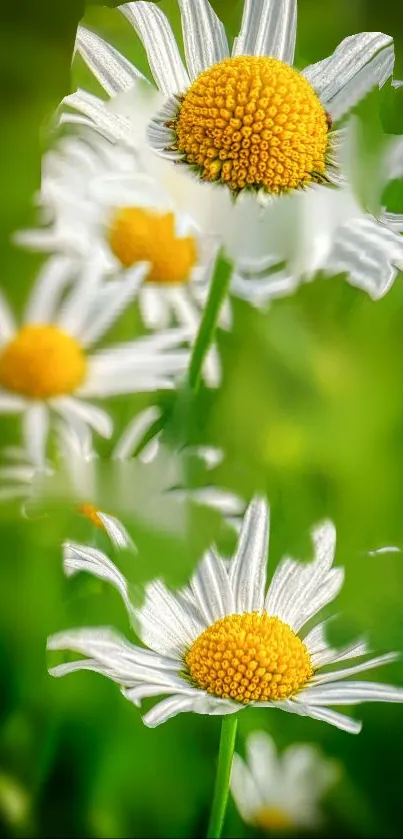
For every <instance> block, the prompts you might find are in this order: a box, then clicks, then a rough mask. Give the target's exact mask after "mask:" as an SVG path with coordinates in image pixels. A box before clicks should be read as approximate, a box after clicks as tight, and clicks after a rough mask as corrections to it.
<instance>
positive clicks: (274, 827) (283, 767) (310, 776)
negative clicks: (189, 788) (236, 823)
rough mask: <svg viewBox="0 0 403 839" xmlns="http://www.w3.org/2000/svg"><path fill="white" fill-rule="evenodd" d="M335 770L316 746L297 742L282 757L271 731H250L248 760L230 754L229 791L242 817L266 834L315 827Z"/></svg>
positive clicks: (320, 818)
mask: <svg viewBox="0 0 403 839" xmlns="http://www.w3.org/2000/svg"><path fill="white" fill-rule="evenodd" d="M338 770H339V767H338V766H337V764H336V762H335V761H332V760H326V759H325V758H324V757H322V755H321V754H320V752H319V751H318V749H317V748H315V746H311V745H310V744H308V743H299V744H295V745H293V746H289V748H288V749H286V750H285V752H284V753H283V754H282V755H281V756H280V755H278V754H277V750H276V746H275V743H274V740H273V739H272V737H270V735H269V734H267V733H266V732H265V731H254V732H252V734H250V735H249V737H248V738H247V741H246V762H245V761H243V760H242V758H241V757H240V756H239V755H238V754H235V755H234V758H233V764H232V772H231V792H232V795H233V797H234V800H235V803H236V805H237V807H238V810H239V812H240V814H241V816H242V818H243V820H244V821H245V822H248V823H249V824H252V825H255V826H256V827H259V828H260V829H261V830H264V831H265V832H275V833H276V832H278V831H282V830H284V831H289V830H291V829H293V828H294V829H295V828H296V827H302V828H314V827H316V826H317V825H319V824H320V823H321V821H322V814H321V811H320V807H319V803H320V799H321V798H322V796H323V795H324V793H325V792H327V790H328V789H329V787H331V786H332V785H333V784H334V783H335V782H336V781H337V779H338V777H339V771H338Z"/></svg>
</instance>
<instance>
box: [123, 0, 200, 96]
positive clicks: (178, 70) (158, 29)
mask: <svg viewBox="0 0 403 839" xmlns="http://www.w3.org/2000/svg"><path fill="white" fill-rule="evenodd" d="M119 11H121V12H122V14H123V15H124V16H125V17H126V18H127V20H128V21H129V22H130V23H131V25H132V26H133V28H134V29H135V30H136V32H137V34H138V36H139V38H140V39H141V41H142V43H143V45H144V48H145V50H146V53H147V58H148V63H149V65H150V70H151V72H152V74H153V76H154V79H155V82H156V84H157V87H158V88H159V89H160V90H161V91H162V93H165V94H167V95H168V96H169V95H170V94H171V93H180V92H181V91H184V90H186V88H187V87H188V85H189V76H188V74H187V72H186V70H185V67H184V65H183V61H182V59H181V57H180V54H179V50H178V46H177V43H176V40H175V36H174V34H173V31H172V29H171V26H170V23H169V21H168V18H167V17H166V15H164V13H163V12H162V11H161V9H159V8H158V6H156V5H155V4H154V3H146V2H143V0H138V2H134V3H125V4H124V5H123V6H119Z"/></svg>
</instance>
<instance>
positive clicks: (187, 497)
mask: <svg viewBox="0 0 403 839" xmlns="http://www.w3.org/2000/svg"><path fill="white" fill-rule="evenodd" d="M160 416H161V414H160V411H159V409H157V408H156V407H154V406H152V407H149V408H147V409H146V410H144V411H142V412H141V413H139V414H137V415H136V416H135V417H134V418H133V420H131V421H130V422H129V423H128V425H127V426H126V428H125V429H124V431H123V432H122V434H121V436H120V437H119V439H118V440H117V442H116V443H115V445H114V447H113V449H112V452H111V456H110V457H109V458H107V459H103V458H100V457H99V456H98V455H97V452H96V451H95V450H94V448H93V443H92V437H91V434H90V433H89V432H88V433H87V434H85V433H83V432H82V433H80V435H78V434H77V433H76V431H75V429H74V428H72V427H70V426H68V425H66V424H62V423H58V424H56V431H57V456H56V457H55V459H54V461H53V462H52V463H51V462H48V463H47V464H46V466H45V467H38V466H37V465H36V464H35V463H33V462H32V460H30V457H29V454H28V452H27V451H25V450H24V449H23V448H19V447H16V446H14V447H11V446H10V447H8V448H6V449H5V450H3V452H2V457H3V459H4V463H0V501H8V500H13V499H21V501H22V513H23V515H24V516H28V517H31V516H33V517H35V516H36V515H38V514H39V515H44V514H45V515H46V513H47V510H48V508H49V503H50V504H61V505H62V506H65V505H67V506H68V507H69V508H72V509H74V510H75V511H76V512H77V513H78V514H80V515H82V516H84V517H85V518H86V519H88V521H90V522H91V524H93V525H94V527H95V528H98V529H100V530H104V531H105V532H106V533H107V535H108V536H109V538H110V540H111V542H112V544H113V545H114V546H115V547H116V548H122V547H132V548H134V547H135V546H134V544H133V541H132V539H131V538H130V536H129V533H128V531H127V529H126V527H125V526H124V524H123V523H122V521H121V517H122V516H123V517H129V518H130V517H132V516H135V517H136V518H137V519H140V520H143V521H144V522H147V523H149V524H150V523H151V524H152V525H153V526H155V527H157V528H163V529H164V530H167V531H171V532H174V531H175V530H178V531H179V530H181V529H182V530H183V521H184V516H185V515H186V514H187V513H186V502H187V501H191V502H192V503H193V504H198V505H202V506H205V507H209V508H210V509H212V510H216V511H217V512H219V513H220V514H221V515H222V516H223V517H224V518H225V520H226V522H227V524H228V525H229V526H230V527H231V528H233V529H234V530H236V531H238V530H239V528H240V526H241V521H242V514H243V512H244V509H245V503H244V501H243V500H242V499H241V498H239V497H238V496H236V495H235V494H234V493H232V492H230V491H229V490H225V489H223V488H221V487H218V486H215V485H214V484H209V483H207V485H205V486H202V487H199V488H198V487H195V488H192V487H187V486H186V474H185V468H186V465H185V459H186V458H188V459H190V462H191V461H194V462H195V463H199V464H201V466H202V471H203V477H204V478H205V477H206V475H207V478H208V473H209V471H210V470H211V469H212V468H214V467H215V466H217V465H218V463H220V462H221V460H222V459H223V454H222V452H220V451H219V450H218V449H215V448H211V447H204V446H194V447H188V449H187V450H186V452H182V453H181V454H176V453H174V452H169V451H168V450H167V449H166V448H164V446H163V445H162V444H161V442H160V439H159V438H160V432H158V433H157V434H156V435H155V436H154V437H152V438H151V439H150V440H149V442H148V443H147V445H146V446H144V447H143V448H141V443H142V441H143V439H144V437H145V435H146V434H147V432H149V431H150V429H151V427H152V425H153V424H154V423H155V422H156V421H157V420H158V419H159V418H160ZM139 447H140V451H139V453H137V449H138V448H139ZM111 511H113V514H112V512H111Z"/></svg>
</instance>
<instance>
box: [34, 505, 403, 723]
mask: <svg viewBox="0 0 403 839" xmlns="http://www.w3.org/2000/svg"><path fill="white" fill-rule="evenodd" d="M312 535H313V540H314V545H315V558H314V560H313V561H312V562H310V563H308V564H301V563H299V562H295V561H294V560H292V559H288V558H286V559H283V561H282V562H281V563H280V565H279V566H278V567H277V569H276V571H275V573H274V575H273V578H272V581H271V584H270V586H269V589H268V591H267V594H266V593H265V588H266V564H267V548H268V508H267V504H266V502H265V501H264V500H261V499H255V500H254V501H253V502H252V503H251V505H250V506H249V508H248V510H247V512H246V515H245V518H244V521H243V526H242V530H241V534H240V537H239V542H238V546H237V549H236V552H235V555H234V556H233V558H232V559H231V560H230V561H229V562H228V561H225V560H223V559H221V558H220V557H219V555H218V554H217V552H216V551H215V550H210V551H207V552H206V554H205V556H204V557H203V559H202V561H201V562H200V564H199V566H198V568H197V570H196V573H195V574H194V576H193V577H192V579H191V581H190V584H189V586H187V587H186V588H184V589H182V590H180V591H178V592H177V593H176V594H174V593H173V592H171V591H169V590H168V589H167V588H166V587H165V585H164V584H163V583H162V581H160V580H157V581H155V582H152V583H151V584H149V585H148V586H147V587H146V596H145V601H144V604H143V606H142V607H140V608H136V607H135V606H133V604H132V603H131V600H130V596H129V588H128V584H127V582H126V580H125V578H124V577H123V575H122V574H121V572H120V571H119V570H118V569H117V568H116V566H114V565H113V564H112V563H111V561H110V559H108V557H106V556H105V555H104V554H103V553H101V552H100V551H96V550H95V549H91V548H87V547H85V546H83V545H77V544H67V545H65V549H64V566H65V569H66V571H67V573H73V572H76V571H78V570H82V571H89V572H90V573H92V574H94V575H95V576H98V577H101V578H102V579H104V580H108V581H109V582H111V583H112V585H114V586H115V587H116V588H117V589H118V590H119V592H120V593H121V595H122V597H123V600H124V602H125V605H126V608H127V610H128V613H129V616H130V618H131V620H132V621H133V624H134V626H135V629H136V632H137V634H138V635H139V637H140V638H141V640H142V642H143V643H144V644H145V645H146V647H148V648H149V649H144V648H142V647H139V646H136V645H132V644H130V643H129V642H128V641H126V640H124V639H122V638H121V637H120V636H119V635H117V634H115V633H113V632H112V631H110V630H109V629H94V628H92V629H91V628H88V629H75V630H74V629H73V630H70V631H64V632H60V633H59V634H57V635H54V636H52V637H51V638H49V641H48V649H49V650H72V651H74V652H76V653H79V654H81V655H84V656H86V657H87V658H84V659H80V660H79V661H73V662H69V663H64V664H59V665H57V666H56V667H53V668H52V669H51V671H50V672H51V674H52V675H54V676H63V675H65V674H67V673H72V672H74V671H76V670H82V669H89V670H94V671H96V672H98V673H102V674H103V675H104V676H107V677H108V678H110V679H112V680H113V681H115V682H117V683H118V684H119V685H120V686H121V689H122V692H123V694H124V696H126V698H127V699H129V700H130V701H131V702H133V703H134V704H135V705H141V702H142V700H143V699H145V698H147V697H157V696H161V695H162V696H164V695H165V696H167V697H168V698H165V699H163V700H162V701H160V702H158V703H157V704H156V705H154V707H153V708H152V709H151V710H149V711H148V712H147V713H146V714H145V716H144V717H143V720H144V722H145V724H146V725H148V726H150V727H154V726H157V725H159V724H160V723H163V722H165V721H166V720H168V719H170V718H171V717H173V716H176V714H180V713H183V712H184V711H193V712H194V713H199V714H215V715H217V714H233V713H236V712H238V711H240V710H242V709H244V708H246V707H248V706H256V707H261V708H266V709H273V708H274V709H281V710H283V711H286V712H288V713H293V714H298V715H300V716H304V717H311V718H312V719H317V720H322V721H325V722H328V723H330V724H331V725H335V726H336V727H338V728H341V729H342V730H344V731H349V732H351V733H358V732H359V731H360V729H361V723H359V722H357V721H356V720H355V719H352V718H351V717H348V716H345V715H344V714H341V713H340V712H339V711H334V710H333V709H331V708H330V707H329V706H331V705H336V706H339V705H354V704H356V703H359V702H368V701H372V702H376V701H379V702H403V688H399V687H394V686H392V685H384V684H380V683H378V682H362V681H346V682H345V681H344V680H345V679H348V677H349V676H354V675H355V674H357V673H361V672H363V671H365V670H369V669H371V668H373V667H375V666H378V665H382V664H387V663H388V662H391V661H395V660H396V658H397V657H398V656H397V654H396V653H387V654H386V655H381V656H377V657H375V658H370V659H368V658H366V659H365V661H364V662H360V663H358V664H353V666H351V667H341V668H340V667H336V668H335V669H330V670H329V669H328V667H329V666H330V667H331V668H332V666H333V665H335V664H336V665H338V664H339V663H340V662H343V661H345V660H348V659H351V658H361V657H363V656H365V657H366V656H367V653H368V650H367V646H366V644H365V643H364V642H362V641H359V642H355V643H353V644H350V645H349V646H347V647H346V648H344V649H342V650H336V649H333V648H332V647H330V646H329V645H328V643H327V642H326V639H325V634H324V628H325V623H324V622H320V623H317V624H316V625H315V626H314V627H313V628H312V629H310V630H309V631H308V632H306V629H304V628H306V625H307V623H308V622H309V621H310V620H311V619H312V618H313V617H314V616H315V615H316V614H317V613H318V612H319V611H321V610H322V609H323V607H324V606H325V605H327V604H328V603H330V602H331V601H332V600H333V599H334V597H335V596H336V595H337V594H338V592H339V590H340V588H341V586H342V583H343V578H344V572H343V569H341V568H333V567H332V566H333V558H334V551H335V538H336V535H335V530H334V527H333V525H332V524H331V522H324V523H323V524H321V525H319V526H318V527H316V528H315V529H314V531H313V534H312ZM240 653H242V655H240Z"/></svg>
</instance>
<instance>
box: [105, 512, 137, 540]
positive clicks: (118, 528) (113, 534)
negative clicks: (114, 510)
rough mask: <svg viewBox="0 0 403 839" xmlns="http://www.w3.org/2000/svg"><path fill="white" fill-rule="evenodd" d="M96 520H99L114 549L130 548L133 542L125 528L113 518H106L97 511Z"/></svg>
mask: <svg viewBox="0 0 403 839" xmlns="http://www.w3.org/2000/svg"><path fill="white" fill-rule="evenodd" d="M98 518H99V519H100V520H101V522H102V524H103V526H104V528H105V530H106V532H107V534H108V536H109V538H110V540H111V542H112V544H113V545H114V546H115V548H132V549H134V548H135V546H134V545H133V541H132V539H131V537H130V535H129V533H128V532H127V530H126V528H125V526H124V525H123V524H122V522H121V521H119V519H117V518H115V516H107V515H106V513H101V512H100V511H98Z"/></svg>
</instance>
